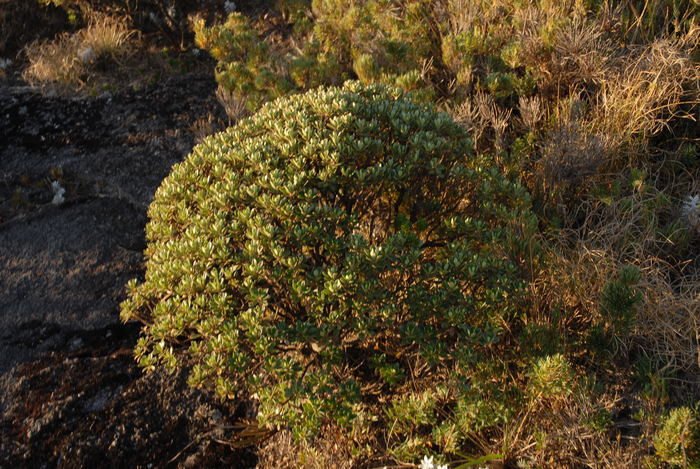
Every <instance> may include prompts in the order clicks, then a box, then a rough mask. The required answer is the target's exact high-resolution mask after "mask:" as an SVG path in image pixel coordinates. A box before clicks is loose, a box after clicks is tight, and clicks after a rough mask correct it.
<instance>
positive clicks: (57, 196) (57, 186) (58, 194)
mask: <svg viewBox="0 0 700 469" xmlns="http://www.w3.org/2000/svg"><path fill="white" fill-rule="evenodd" d="M51 191H52V192H53V200H52V201H51V203H52V204H54V205H61V204H62V203H63V202H65V201H66V198H65V197H64V196H63V195H64V194H65V193H66V190H65V189H64V188H63V187H61V183H60V182H58V181H52V182H51Z"/></svg>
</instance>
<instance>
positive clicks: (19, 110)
mask: <svg viewBox="0 0 700 469" xmlns="http://www.w3.org/2000/svg"><path fill="white" fill-rule="evenodd" d="M212 77H213V70H212V69H211V64H204V65H203V67H202V70H200V71H195V72H192V73H189V74H187V75H181V76H173V77H170V78H167V79H163V80H161V81H160V82H158V83H156V84H153V85H150V86H147V87H144V88H142V89H141V90H139V91H133V90H132V91H119V92H112V93H104V94H101V95H98V96H92V97H90V96H83V95H80V94H74V95H58V94H55V93H52V92H50V91H48V90H37V89H33V88H30V87H28V86H26V84H24V83H22V81H21V80H20V79H19V78H18V75H16V74H15V75H14V78H13V75H12V74H10V75H9V76H8V77H6V78H5V79H4V80H0V272H2V274H0V467H46V468H53V467H61V468H70V467H144V468H152V467H234V468H243V467H253V466H255V464H256V456H255V453H254V451H252V450H250V449H245V448H244V449H237V448H235V447H234V446H233V445H230V444H227V442H230V441H233V439H235V433H236V431H237V430H235V429H232V427H234V426H235V425H236V424H238V423H240V422H241V421H244V419H245V418H246V417H249V415H247V414H249V413H250V410H249V409H248V408H247V407H246V406H244V405H239V404H237V403H231V402H228V403H225V404H222V403H220V402H218V401H217V400H216V399H214V398H213V397H212V396H211V395H209V394H207V393H205V392H202V391H198V390H193V389H190V388H189V387H188V386H187V383H186V371H185V372H181V373H179V374H176V375H166V374H157V373H154V374H150V375H145V374H144V373H143V372H142V371H141V370H140V369H139V368H138V367H137V366H136V365H135V363H134V360H133V356H132V349H133V346H134V343H135V342H136V340H137V338H138V334H139V325H138V324H123V323H121V322H120V320H119V303H120V301H122V300H123V299H124V297H125V290H124V287H125V284H126V282H127V281H128V280H129V279H131V278H135V277H139V276H142V275H143V256H142V252H143V249H144V247H145V241H144V226H145V223H146V220H147V216H146V210H147V207H148V204H149V202H150V201H151V200H152V197H153V194H154V192H155V190H156V188H157V187H158V185H159V184H160V182H161V180H162V179H163V178H164V177H165V176H166V175H167V174H168V172H169V171H170V169H171V167H172V165H173V164H175V163H177V162H178V161H181V160H182V159H183V158H184V157H185V156H186V155H187V154H188V153H189V152H190V151H191V149H192V147H193V145H194V144H195V142H196V139H197V138H198V136H201V135H203V134H205V133H208V132H211V131H213V130H216V128H217V126H219V127H220V125H219V124H218V123H220V122H224V121H225V116H224V115H223V111H222V110H221V108H220V106H219V105H218V103H217V102H216V99H215V98H214V93H215V88H216V84H215V82H214V80H213V78H212ZM53 181H57V182H59V183H60V185H61V187H63V188H64V189H65V201H64V202H63V203H61V204H53V203H52V200H53V198H54V193H53V191H52V188H51V182H53Z"/></svg>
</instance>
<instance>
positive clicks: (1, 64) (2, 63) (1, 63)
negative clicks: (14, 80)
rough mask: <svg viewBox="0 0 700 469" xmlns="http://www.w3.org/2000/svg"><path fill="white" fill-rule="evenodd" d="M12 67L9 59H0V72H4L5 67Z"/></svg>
mask: <svg viewBox="0 0 700 469" xmlns="http://www.w3.org/2000/svg"><path fill="white" fill-rule="evenodd" d="M10 65H12V60H10V59H0V70H5V69H7V67H9V66H10Z"/></svg>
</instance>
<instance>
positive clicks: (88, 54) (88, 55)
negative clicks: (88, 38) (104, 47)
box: [78, 47, 97, 62]
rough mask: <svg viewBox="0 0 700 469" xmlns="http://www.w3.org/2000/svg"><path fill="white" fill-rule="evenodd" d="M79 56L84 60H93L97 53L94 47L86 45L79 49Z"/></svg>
mask: <svg viewBox="0 0 700 469" xmlns="http://www.w3.org/2000/svg"><path fill="white" fill-rule="evenodd" d="M78 58H79V59H80V60H82V61H83V62H93V61H94V60H95V59H96V58H97V54H95V51H94V50H93V48H92V47H86V48H85V49H81V50H79V51H78Z"/></svg>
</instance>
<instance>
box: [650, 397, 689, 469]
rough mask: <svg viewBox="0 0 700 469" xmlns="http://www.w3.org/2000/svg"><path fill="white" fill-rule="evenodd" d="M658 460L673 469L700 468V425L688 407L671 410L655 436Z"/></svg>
mask: <svg viewBox="0 0 700 469" xmlns="http://www.w3.org/2000/svg"><path fill="white" fill-rule="evenodd" d="M654 447H655V448H656V455H657V456H658V458H659V459H660V460H661V461H662V462H664V463H666V464H670V465H671V466H673V467H682V468H698V467H700V424H699V423H698V420H697V417H696V415H695V413H694V412H693V411H692V410H691V409H689V408H688V407H678V408H676V409H673V410H671V412H670V413H669V414H668V416H667V417H666V418H665V419H664V420H663V421H662V423H661V425H660V427H659V429H658V430H657V432H656V434H655V435H654Z"/></svg>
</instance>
